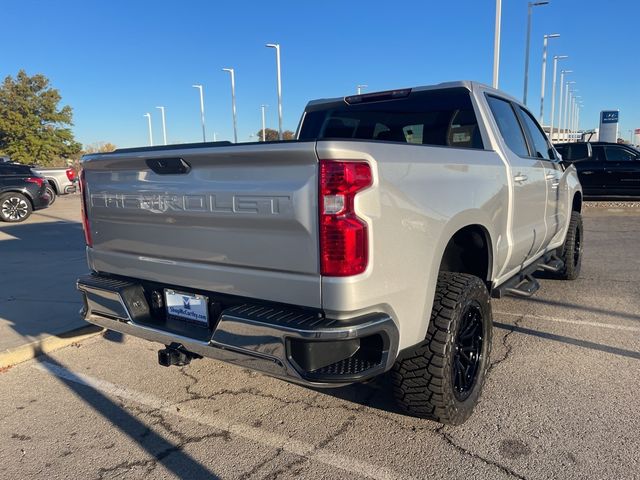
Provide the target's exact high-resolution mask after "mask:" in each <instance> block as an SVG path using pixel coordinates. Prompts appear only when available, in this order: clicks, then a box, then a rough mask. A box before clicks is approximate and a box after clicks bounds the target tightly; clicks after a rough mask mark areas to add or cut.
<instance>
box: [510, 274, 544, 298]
mask: <svg viewBox="0 0 640 480" xmlns="http://www.w3.org/2000/svg"><path fill="white" fill-rule="evenodd" d="M539 289H540V283H538V280H536V279H535V278H533V277H532V276H531V275H526V276H525V277H524V279H523V280H522V281H521V282H520V283H518V284H517V285H516V286H515V287H508V288H505V292H506V293H510V294H511V295H515V296H517V297H530V296H532V295H533V294H534V293H536V292H537V291H538V290H539Z"/></svg>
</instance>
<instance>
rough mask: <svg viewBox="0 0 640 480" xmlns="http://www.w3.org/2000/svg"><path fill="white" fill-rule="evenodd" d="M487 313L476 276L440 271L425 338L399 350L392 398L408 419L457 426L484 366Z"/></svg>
mask: <svg viewBox="0 0 640 480" xmlns="http://www.w3.org/2000/svg"><path fill="white" fill-rule="evenodd" d="M491 333H492V314H491V303H490V298H489V292H488V291H487V287H486V286H485V284H484V282H483V281H482V280H480V278H478V277H476V276H473V275H468V274H464V273H450V272H441V273H440V275H439V276H438V285H437V287H436V294H435V298H434V301H433V309H432V312H431V319H430V322H429V328H428V330H427V338H426V339H425V340H424V341H423V342H422V343H420V344H418V345H416V346H414V347H412V348H410V349H408V350H405V351H404V352H402V354H401V355H400V357H399V358H398V360H397V361H396V363H395V365H394V367H393V369H392V371H391V376H392V381H393V386H394V395H395V397H396V401H397V403H398V404H399V405H400V407H401V408H402V409H403V410H405V411H406V412H407V413H409V414H411V415H415V416H417V417H422V418H429V419H432V420H436V421H438V422H441V423H446V424H451V425H459V424H461V423H463V422H464V421H465V420H467V419H468V418H469V416H470V415H471V413H472V412H473V409H474V407H475V406H476V404H477V403H478V400H479V398H480V393H481V391H482V387H483V385H484V382H485V378H486V375H487V371H488V368H489V354H490V352H491Z"/></svg>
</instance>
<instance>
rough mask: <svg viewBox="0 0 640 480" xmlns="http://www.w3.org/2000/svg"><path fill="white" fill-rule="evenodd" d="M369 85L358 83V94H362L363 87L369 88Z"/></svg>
mask: <svg viewBox="0 0 640 480" xmlns="http://www.w3.org/2000/svg"><path fill="white" fill-rule="evenodd" d="M368 86H369V85H356V91H357V92H358V95H361V94H362V89H363V88H367V87H368Z"/></svg>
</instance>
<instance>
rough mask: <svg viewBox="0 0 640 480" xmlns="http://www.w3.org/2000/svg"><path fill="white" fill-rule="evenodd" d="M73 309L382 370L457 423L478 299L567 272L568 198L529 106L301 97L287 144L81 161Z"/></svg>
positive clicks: (486, 305)
mask: <svg viewBox="0 0 640 480" xmlns="http://www.w3.org/2000/svg"><path fill="white" fill-rule="evenodd" d="M80 186H81V192H82V198H83V222H84V228H85V236H86V243H87V256H88V262H89V266H90V269H91V273H90V274H88V275H85V276H82V277H81V278H79V279H78V284H77V285H78V289H79V290H80V291H81V292H82V294H83V298H84V307H83V310H82V315H83V317H84V318H85V319H86V320H87V321H88V322H91V323H94V324H96V325H100V326H102V327H105V328H107V329H110V330H115V331H118V332H122V333H125V334H130V335H134V336H137V337H141V338H144V339H147V340H150V341H153V342H158V343H160V344H163V345H164V346H165V348H163V349H161V350H160V351H159V352H158V359H159V362H160V364H162V365H165V366H168V365H186V364H188V363H189V361H190V360H192V359H194V358H200V357H211V358H215V359H219V360H223V361H226V362H230V363H233V364H236V365H240V366H243V367H247V368H250V369H254V370H257V371H260V372H264V373H266V374H269V375H272V376H276V377H280V378H283V379H287V380H289V381H293V382H297V383H300V384H304V385H308V386H313V387H332V386H341V385H346V384H351V383H356V382H362V381H365V380H368V379H371V378H373V377H376V376H378V375H380V374H383V373H385V372H388V374H389V375H390V376H391V379H392V382H391V385H392V388H393V390H394V395H395V397H396V399H397V401H398V404H399V405H400V406H401V407H402V408H403V409H404V410H405V411H406V412H408V413H409V414H412V415H415V416H419V417H424V418H430V419H434V420H437V421H439V422H442V423H449V424H460V423H462V422H464V421H465V420H466V419H467V418H468V417H469V415H470V414H471V412H472V410H473V408H474V406H475V405H476V403H477V402H478V399H479V396H480V392H481V390H482V387H483V384H484V382H485V378H486V376H487V371H488V368H489V354H490V349H491V332H492V313H491V301H490V299H491V297H500V296H502V295H504V294H507V293H509V294H514V295H521V296H529V295H532V294H533V293H534V292H535V291H536V290H537V288H538V286H539V284H538V281H537V280H536V278H535V277H534V276H533V273H534V272H535V271H536V270H546V271H547V274H549V275H554V276H555V277H557V278H559V279H565V280H571V279H574V278H576V277H577V276H578V274H579V272H580V265H581V259H582V256H581V252H582V245H583V231H582V220H581V216H580V212H581V208H582V192H581V187H580V183H579V181H578V177H577V175H576V171H575V168H574V167H572V166H570V165H569V166H565V164H563V163H562V162H561V160H560V157H559V155H558V154H557V153H556V151H555V150H554V148H553V146H552V145H551V144H550V143H549V141H548V139H547V137H546V136H545V134H544V133H543V131H542V129H541V128H540V126H539V125H538V123H537V122H536V120H535V119H534V117H533V115H531V113H530V112H529V111H528V110H527V109H526V107H524V106H523V105H522V104H521V103H520V102H518V101H517V100H516V99H514V98H512V97H509V96H507V95H505V94H504V93H502V92H500V91H498V90H494V89H492V88H490V87H487V86H484V85H481V84H478V83H474V82H452V83H445V84H439V85H435V86H428V87H418V88H407V89H399V90H393V91H385V92H377V93H368V94H363V95H355V96H349V97H345V98H335V99H324V100H317V101H312V102H310V103H309V104H308V105H307V107H306V109H305V111H304V113H303V115H302V119H301V121H300V124H299V127H298V131H297V135H296V140H294V141H280V142H266V143H248V144H235V145H234V144H229V143H228V142H219V143H209V144H207V143H202V144H192V145H172V146H161V147H152V148H133V149H121V150H117V151H115V152H113V153H105V154H92V155H87V156H85V157H84V159H83V162H82V173H81V179H80Z"/></svg>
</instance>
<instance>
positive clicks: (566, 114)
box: [563, 81, 576, 140]
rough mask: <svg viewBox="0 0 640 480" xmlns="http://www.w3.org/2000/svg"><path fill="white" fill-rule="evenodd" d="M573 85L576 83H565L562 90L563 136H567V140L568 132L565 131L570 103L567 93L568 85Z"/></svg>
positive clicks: (569, 96)
mask: <svg viewBox="0 0 640 480" xmlns="http://www.w3.org/2000/svg"><path fill="white" fill-rule="evenodd" d="M574 83H576V82H573V81H571V82H569V81H568V82H566V83H565V89H564V119H563V122H564V132H565V134H566V136H567V140H569V132H568V131H567V127H568V125H569V103H570V102H571V95H570V93H571V92H569V85H572V84H574Z"/></svg>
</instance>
